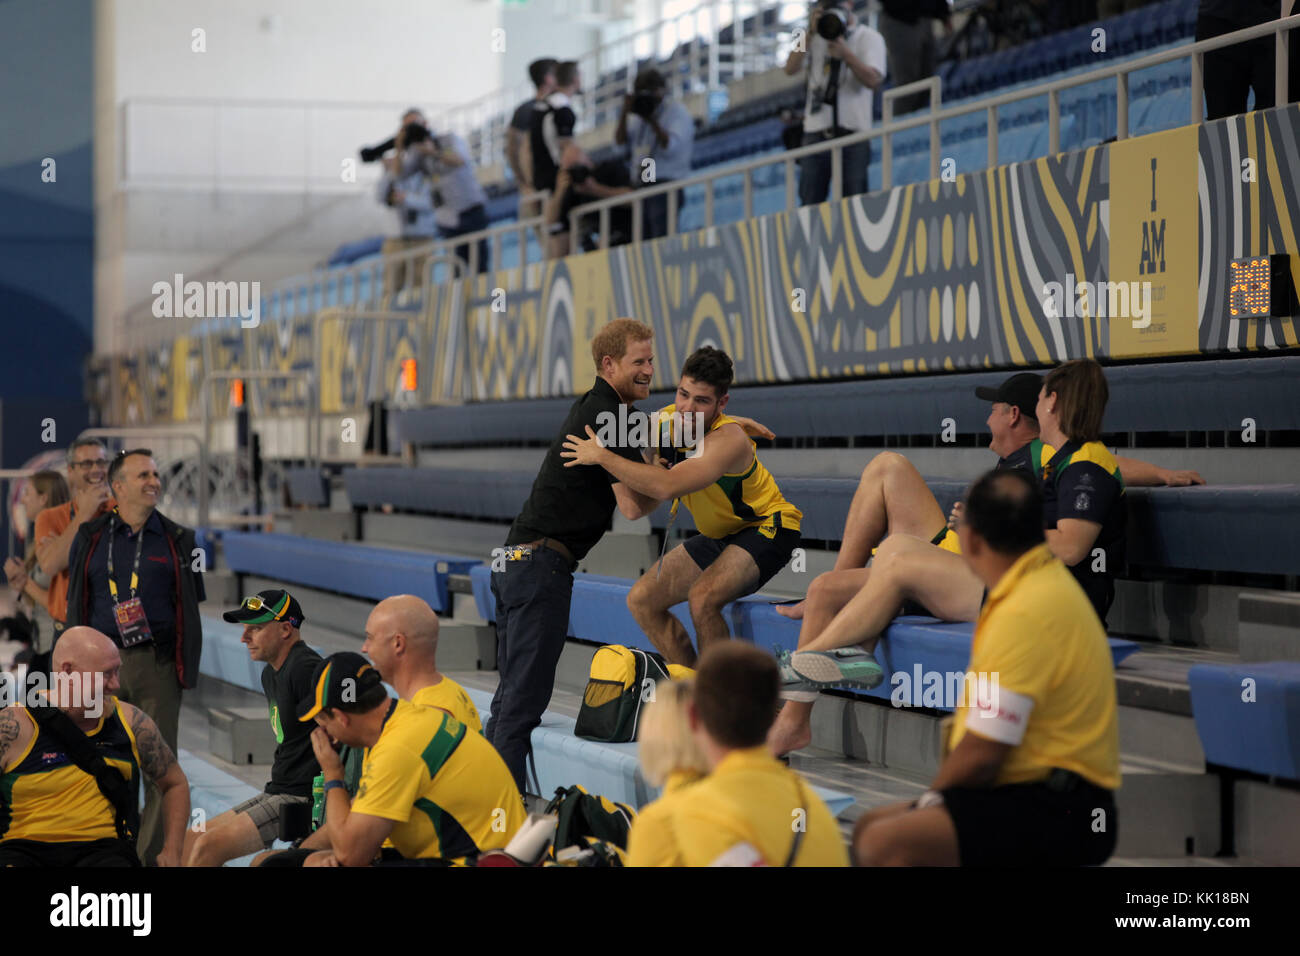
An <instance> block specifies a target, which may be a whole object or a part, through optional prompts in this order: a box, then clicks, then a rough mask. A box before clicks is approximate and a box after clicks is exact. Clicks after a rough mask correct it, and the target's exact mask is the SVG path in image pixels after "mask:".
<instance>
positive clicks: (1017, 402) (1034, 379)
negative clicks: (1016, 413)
mask: <svg viewBox="0 0 1300 956" xmlns="http://www.w3.org/2000/svg"><path fill="white" fill-rule="evenodd" d="M1042 388H1043V376H1041V375H1039V374H1037V373H1036V372H1017V373H1016V374H1015V375H1012V376H1011V377H1010V378H1009V379H1007V380H1006V381H1005V382H1003V383H1002V384H1001V385H999V386H997V387H996V388H995V387H993V386H992V385H980V386H977V387H976V389H975V397H976V398H982V399H984V401H986V402H1006V403H1007V404H1008V405H1014V406H1016V408H1018V409H1020V414H1021V415H1024V416H1025V417H1026V418H1032V419H1034V421H1037V420H1038V393H1039V392H1040V391H1042Z"/></svg>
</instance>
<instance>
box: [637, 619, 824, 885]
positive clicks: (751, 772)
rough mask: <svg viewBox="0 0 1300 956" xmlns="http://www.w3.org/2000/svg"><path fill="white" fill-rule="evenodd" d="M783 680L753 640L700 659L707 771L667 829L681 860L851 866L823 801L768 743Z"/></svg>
mask: <svg viewBox="0 0 1300 956" xmlns="http://www.w3.org/2000/svg"><path fill="white" fill-rule="evenodd" d="M777 684H778V679H777V668H776V664H775V662H774V661H773V660H772V657H771V655H769V654H766V653H764V652H763V651H760V650H759V649H758V648H756V647H754V646H753V645H751V644H746V643H743V642H740V641H728V642H726V643H725V644H716V645H714V646H713V647H710V648H709V649H708V650H707V651H706V652H705V653H704V654H703V655H702V656H701V657H700V669H699V671H698V672H697V673H696V675H695V693H694V698H693V701H692V703H691V726H692V728H693V729H694V731H695V737H696V740H697V742H698V743H699V746H700V750H701V751H702V752H703V754H704V759H705V761H706V762H707V764H708V767H709V774H708V776H707V777H705V778H704V779H703V780H700V781H699V782H698V783H693V784H691V785H690V786H688V787H687V788H686V789H685V790H683V791H682V792H681V793H682V795H681V797H680V799H678V800H676V801H675V802H674V804H673V805H672V806H671V808H670V811H669V813H668V814H667V816H668V817H669V819H668V820H667V821H666V825H665V826H663V828H662V830H661V832H663V833H665V834H671V839H673V840H675V843H676V851H677V852H676V861H677V862H680V864H681V865H683V866H847V865H848V853H847V852H846V851H845V848H844V841H843V839H841V837H840V828H839V824H838V823H836V822H835V817H834V816H833V815H832V814H831V812H830V810H829V809H828V808H827V806H826V804H825V803H823V802H822V799H821V797H819V796H817V794H816V793H815V792H814V791H813V789H812V787H810V786H809V785H808V784H807V783H806V782H804V780H803V779H802V778H801V777H800V776H799V775H798V774H797V773H795V772H794V771H792V770H790V769H788V768H787V767H784V766H782V765H781V763H780V762H779V761H777V760H776V759H775V758H774V757H772V755H771V754H769V753H768V752H767V750H766V749H765V748H764V746H763V741H764V739H765V738H766V737H767V731H768V728H769V727H770V726H771V723H772V713H773V711H774V710H775V708H776V701H777ZM664 838H667V837H666V836H665V837H664ZM640 839H641V837H640V836H638V840H640ZM644 852H645V851H641V850H638V851H637V855H638V858H644V855H643V854H644Z"/></svg>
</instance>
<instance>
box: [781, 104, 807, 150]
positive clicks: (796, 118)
mask: <svg viewBox="0 0 1300 956" xmlns="http://www.w3.org/2000/svg"><path fill="white" fill-rule="evenodd" d="M776 115H777V117H778V118H779V119H780V120H781V145H782V146H784V147H785V148H786V149H798V148H799V147H800V146H802V145H803V114H802V113H800V112H798V111H797V110H792V109H790V107H788V106H783V107H782V108H781V109H779V110H777V114H776Z"/></svg>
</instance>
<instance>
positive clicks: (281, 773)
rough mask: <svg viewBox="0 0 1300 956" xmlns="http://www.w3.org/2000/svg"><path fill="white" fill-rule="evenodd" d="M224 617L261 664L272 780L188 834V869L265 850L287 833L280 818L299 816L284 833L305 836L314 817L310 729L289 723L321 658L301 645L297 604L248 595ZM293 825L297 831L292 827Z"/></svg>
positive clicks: (277, 592) (270, 594)
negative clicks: (273, 743) (270, 739)
mask: <svg viewBox="0 0 1300 956" xmlns="http://www.w3.org/2000/svg"><path fill="white" fill-rule="evenodd" d="M221 617H222V619H223V620H225V621H227V622H229V623H231V624H242V625H243V626H244V634H243V637H242V638H241V640H242V641H243V643H244V644H247V645H248V655H249V657H250V658H251V659H252V660H254V661H261V662H263V663H264V664H266V666H265V667H264V668H262V692H263V693H264V694H266V703H267V706H268V707H269V709H270V714H271V729H272V731H274V733H275V741H276V747H275V757H274V759H273V761H272V763H271V780H270V782H269V783H267V785H266V788H265V789H264V790H263V791H262V792H261V793H259V794H258V795H257V796H255V797H252V798H251V799H249V800H245V801H244V802H243V803H241V804H239V805H238V806H237V807H235V808H234V809H231V810H227V811H226V812H225V813H222V814H220V815H219V816H217V817H216V818H214V819H213V820H211V821H209V822H208V823H207V826H206V827H205V828H204V829H202V830H199V831H196V830H194V829H193V828H191V829H189V830H187V831H186V834H185V857H184V858H185V865H186V866H221V865H222V864H223V863H225V862H226V861H227V860H233V859H236V858H237V857H241V856H245V855H246V854H249V853H254V852H256V851H257V850H258V849H266V848H267V847H269V846H270V845H271V844H272V843H274V842H275V840H276V839H277V837H279V835H280V833H281V832H282V831H283V830H284V829H285V828H284V827H282V825H281V818H282V817H296V820H291V822H290V825H289V827H288V829H289V830H290V831H292V830H294V829H297V830H298V831H299V832H304V833H305V832H306V830H307V825H308V822H309V819H310V816H311V788H312V781H313V780H314V779H315V777H316V774H317V773H319V771H320V767H319V766H318V765H317V763H316V755H315V753H313V751H312V746H311V728H309V727H308V726H307V725H305V724H303V723H302V722H301V721H298V720H295V719H294V718H295V717H297V715H298V709H299V706H300V705H301V703H302V702H303V701H304V700H307V699H308V698H310V697H311V694H312V690H313V685H312V676H313V674H315V672H316V665H317V664H319V663H320V659H321V658H320V655H319V654H317V653H316V652H315V651H314V650H312V649H311V648H310V647H308V646H307V645H306V643H305V642H304V641H303V639H302V634H301V632H300V630H299V629H300V628H301V627H302V624H303V621H304V620H305V618H304V615H303V612H302V607H301V606H300V605H299V604H298V601H297V599H296V598H294V597H293V595H291V594H290V593H289V592H288V591H285V590H283V589H281V588H274V589H271V590H268V591H262V592H260V593H258V594H256V595H254V596H253V597H249V598H245V599H244V601H243V603H242V604H240V606H239V607H238V608H236V609H235V610H233V611H226V612H225V613H224V614H222V615H221ZM294 822H296V823H297V827H296V828H295V826H294V825H293V823H294Z"/></svg>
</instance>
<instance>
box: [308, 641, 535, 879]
mask: <svg viewBox="0 0 1300 956" xmlns="http://www.w3.org/2000/svg"><path fill="white" fill-rule="evenodd" d="M314 686H315V693H314V696H313V698H312V699H311V700H308V701H306V702H305V703H304V707H303V710H302V712H301V713H300V714H299V719H300V720H303V721H307V720H315V721H316V724H317V729H316V730H315V731H314V732H313V733H312V746H313V748H314V749H315V751H316V757H317V759H318V760H319V761H320V765H321V771H322V773H323V774H324V776H325V800H326V805H325V806H326V813H327V815H328V817H329V820H330V842H331V845H332V848H333V853H334V858H335V859H336V860H337V862H338V864H339V865H341V866H367V865H370V864H371V863H373V862H375V860H376V857H377V856H378V855H379V851H380V847H381V846H382V845H383V842H384V841H385V840H386V839H391V841H392V844H393V847H394V848H395V849H396V851H397V853H398V854H400V856H401V857H402V858H403V859H407V860H411V859H438V860H443V861H454V860H461V859H463V858H465V857H468V856H473V855H476V854H478V853H482V852H483V851H485V850H493V849H503V848H504V847H505V846H506V844H507V843H508V842H509V841H510V838H511V837H512V836H514V834H515V831H516V830H518V829H519V826H520V825H521V824H522V823H523V822H524V818H525V814H524V803H523V798H522V797H521V796H520V795H519V790H518V788H517V787H516V786H515V784H514V780H513V778H512V777H511V775H510V771H509V770H508V769H507V768H506V765H505V761H503V760H502V759H501V756H500V755H499V754H498V753H497V752H496V750H495V749H493V747H492V745H491V744H489V743H488V742H487V741H486V740H485V739H484V738H483V737H482V736H481V735H479V734H477V733H475V732H473V731H472V730H470V729H469V727H467V726H466V725H465V724H463V723H462V722H460V721H459V720H457V719H456V718H454V717H452V716H451V715H450V714H449V713H447V712H445V711H443V710H441V709H437V708H433V707H421V706H418V705H416V704H413V703H411V702H410V701H405V700H392V699H390V698H389V697H388V694H387V692H386V691H385V690H384V687H383V682H382V679H381V678H380V675H379V672H378V671H376V670H375V668H374V667H372V666H371V665H370V663H369V662H368V661H367V660H366V659H365V658H364V657H362V656H361V655H360V654H356V653H353V652H350V651H341V652H339V653H337V654H332V655H331V656H329V657H327V658H326V659H325V660H324V661H322V662H321V665H320V667H319V668H318V671H317V674H316V680H315V685H314ZM331 739H333V740H336V741H338V742H339V743H343V744H347V745H348V746H351V747H367V748H369V753H367V755H366V760H365V765H364V767H363V769H362V773H361V782H360V784H359V786H358V788H357V795H356V799H355V800H352V801H349V800H348V795H347V791H346V789H345V787H344V783H343V766H342V763H341V762H340V761H339V758H338V754H336V753H335V752H334V747H333V745H332V744H331Z"/></svg>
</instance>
